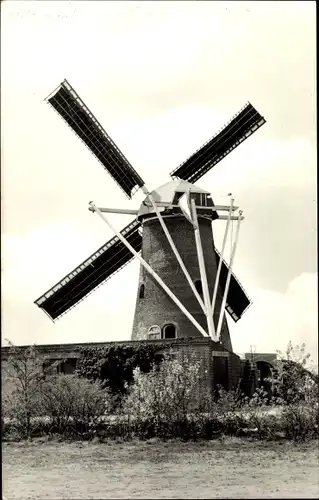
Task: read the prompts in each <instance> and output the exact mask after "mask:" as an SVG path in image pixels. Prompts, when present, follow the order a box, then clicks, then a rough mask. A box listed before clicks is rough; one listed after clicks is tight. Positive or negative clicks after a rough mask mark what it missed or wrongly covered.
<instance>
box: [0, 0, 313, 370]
mask: <svg viewBox="0 0 319 500" xmlns="http://www.w3.org/2000/svg"><path fill="white" fill-rule="evenodd" d="M315 8H316V5H315V2H308V1H300V2H289V1H285V2H277V1H276V2H268V1H266V2H254V1H250V2H240V1H238V2H237V1H236V2H227V1H223V2H218V1H215V2H201V1H192V2H190V1H189V2H185V1H178V2H175V1H170V2H161V1H157V2H147V1H143V2H134V1H130V2H125V1H123V2H112V1H108V2H95V1H90V2H86V1H81V2H66V1H63V2H62V1H46V2H38V1H34V2H29V1H26V0H24V1H17V0H11V1H10V0H7V1H5V2H2V16H1V80H2V81H1V105H2V112H1V131H2V134H1V154H2V157H1V160H2V162H1V163H2V169H1V176H2V177H1V181H2V196H1V201H2V211H1V212H2V219H1V221H2V344H6V340H5V339H10V340H11V341H12V342H13V343H15V344H17V345H20V344H30V343H36V344H51V343H67V342H94V341H99V342H101V341H111V340H126V339H129V338H130V335H131V328H132V322H133V315H134V308H135V299H136V289H137V281H138V273H139V263H138V262H137V261H133V262H132V263H131V264H129V265H128V266H127V267H126V268H124V269H123V270H122V271H121V272H120V273H118V274H116V275H115V276H114V277H113V278H112V280H111V281H109V282H107V283H106V284H105V285H103V286H102V287H100V288H99V289H98V290H97V291H96V292H94V293H93V294H92V295H90V296H89V297H88V298H87V299H86V300H85V301H84V302H82V303H81V304H79V305H78V306H77V307H76V308H75V309H73V310H71V311H70V312H69V313H68V314H67V315H65V316H63V317H62V318H61V319H60V320H59V321H57V322H56V323H53V322H52V321H51V320H50V319H49V318H48V317H47V316H46V315H45V314H44V313H43V312H42V311H41V310H40V309H39V308H38V307H37V306H36V305H35V304H34V303H33V302H34V300H36V299H37V298H38V297H39V296H40V295H42V293H44V292H45V291H47V290H48V288H50V287H51V286H52V285H54V284H55V283H56V282H57V281H59V280H60V279H61V278H63V277H64V275H65V274H67V273H68V272H69V271H71V270H72V269H74V268H75V267H76V266H77V265H78V264H79V263H81V262H82V261H83V260H84V259H85V258H86V257H87V256H88V255H90V254H91V253H93V252H94V251H95V250H96V249H97V248H99V247H100V246H101V245H102V244H103V243H105V242H106V241H107V240H108V239H110V238H111V237H112V236H113V234H112V233H111V231H110V230H109V229H108V227H107V226H106V225H105V224H103V222H102V221H101V219H100V218H99V217H97V216H96V215H93V214H92V213H91V212H89V211H88V202H89V201H90V200H94V201H95V202H96V203H97V205H98V206H108V207H120V208H132V209H137V208H138V207H139V205H140V203H141V201H142V200H143V195H142V193H141V192H138V193H137V194H136V195H135V196H134V197H133V199H132V200H128V199H127V198H126V197H125V196H124V195H123V193H122V191H121V190H120V189H119V188H118V186H117V185H116V184H115V182H114V181H113V180H112V178H111V177H110V176H109V175H108V174H107V173H106V172H105V171H104V170H103V168H102V167H101V165H100V164H99V163H98V161H97V160H96V159H95V158H94V157H93V156H92V154H91V153H90V152H89V151H88V149H87V148H86V147H85V146H84V145H83V143H81V141H80V140H79V139H78V137H76V136H75V134H74V133H73V132H72V131H71V130H70V129H69V128H68V127H67V126H66V124H65V123H64V122H63V121H62V119H61V118H60V117H59V116H58V115H57V113H55V112H54V111H53V110H52V108H50V106H49V105H48V104H47V103H46V102H45V97H46V96H47V95H48V94H50V93H51V92H52V91H53V90H54V89H55V88H56V87H57V86H58V85H59V83H60V82H62V81H63V79H64V78H67V79H68V81H69V82H70V83H71V85H72V86H73V87H74V88H75V90H76V91H77V92H78V94H79V95H80V96H81V98H82V99H83V100H84V102H85V103H86V104H87V105H88V107H89V108H90V109H91V111H92V112H93V113H94V114H95V116H96V117H97V118H98V120H99V121H100V122H101V123H102V125H103V126H104V128H105V129H106V131H107V132H108V133H109V135H110V136H111V137H112V139H113V140H114V141H115V142H116V144H117V145H118V147H119V148H120V149H121V150H122V151H123V153H124V154H125V156H126V157H127V158H128V159H129V161H130V162H131V163H132V165H133V166H134V168H135V169H136V170H137V171H138V173H139V174H140V175H141V177H142V178H143V179H144V180H145V182H146V185H147V187H148V188H149V189H155V188H156V187H158V186H159V185H161V184H164V183H165V182H168V181H169V179H170V177H169V173H170V172H171V171H172V170H173V169H174V168H176V167H177V166H178V165H179V164H180V163H182V162H183V161H184V160H185V159H186V158H187V157H188V156H189V155H191V154H192V153H193V152H194V151H195V150H196V149H198V148H199V147H200V146H201V145H202V144H203V143H204V142H206V141H207V140H208V139H209V138H210V137H211V136H212V135H213V134H214V133H216V132H217V131H218V130H219V129H220V128H221V127H222V126H223V125H224V123H225V122H227V121H229V120H230V119H231V118H232V116H233V115H234V114H235V113H236V112H237V111H239V109H241V108H242V107H243V106H244V104H245V103H246V102H247V101H250V102H251V103H252V104H253V105H254V106H255V107H256V109H257V110H258V111H259V112H260V114H261V115H263V116H264V117H265V118H266V120H267V123H266V124H265V125H264V126H263V127H262V128H261V129H260V130H258V131H257V132H256V133H255V134H254V135H253V136H252V137H250V138H249V139H248V140H247V141H245V142H244V143H243V144H242V145H241V146H240V147H239V148H237V149H236V150H235V151H233V152H232V153H231V154H230V155H229V156H227V157H226V158H225V159H224V160H222V161H221V162H220V163H219V164H218V165H217V166H215V167H214V168H213V169H212V170H211V171H210V172H209V173H208V174H206V175H205V176H204V177H203V178H202V179H200V181H198V185H199V186H200V187H203V188H204V189H207V190H209V191H210V192H211V193H212V196H213V199H214V202H215V203H225V200H227V198H226V197H225V195H227V193H229V192H231V193H232V194H233V196H234V198H235V202H236V204H237V205H239V206H240V208H241V209H242V210H243V215H244V217H245V221H244V222H243V224H242V228H241V230H240V236H239V242H238V247H237V252H236V258H235V262H234V272H235V274H236V275H237V277H238V278H239V280H240V282H241V283H242V284H243V286H244V288H245V290H246V291H247V293H248V295H249V296H250V297H251V299H252V301H253V304H252V305H251V307H250V308H249V309H248V311H247V313H246V314H245V315H244V316H243V318H242V319H241V320H240V321H239V322H238V323H234V322H233V321H232V320H231V319H229V327H230V331H231V336H232V342H233V347H234V350H235V352H237V353H239V354H242V353H244V352H249V350H250V346H251V345H253V346H255V349H256V351H259V352H275V351H276V349H281V350H284V349H285V346H286V345H287V343H288V341H289V340H291V341H292V342H293V343H294V344H301V343H302V342H306V344H307V348H308V351H309V352H310V353H311V355H312V358H313V359H314V362H315V363H316V362H317V359H318V354H317V349H318V348H317V344H318V327H317V309H318V307H317V303H318V302H317V246H316V242H317V235H316V232H317V224H316V213H317V196H316V194H317V189H316V187H317V178H316V173H317V171H316V113H315V110H316V93H315V88H316V86H315V79H316V64H315V50H316V49H315V35H316V33H315V29H316V28H315V24H316V18H315V14H316V13H315ZM131 218H132V217H131V216H123V215H117V214H114V215H111V216H110V220H111V221H112V223H113V224H114V225H115V226H116V228H117V229H121V228H122V227H124V226H125V225H126V224H127V223H128V222H129V221H130V220H131ZM213 228H214V235H215V243H216V246H217V248H219V249H220V246H221V241H222V236H223V231H224V226H223V223H222V222H221V221H216V222H214V226H213ZM225 258H226V259H227V254H226V255H225Z"/></svg>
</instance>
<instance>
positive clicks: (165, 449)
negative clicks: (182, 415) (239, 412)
mask: <svg viewBox="0 0 319 500" xmlns="http://www.w3.org/2000/svg"><path fill="white" fill-rule="evenodd" d="M2 462H3V469H2V470H3V494H4V495H5V497H6V499H7V500H14V499H19V500H24V499H30V500H31V499H32V500H38V499H39V500H40V499H41V500H47V499H55V500H57V499H62V498H63V499H71V498H73V499H75V498H76V499H88V498H90V499H104V498H318V496H319V473H318V442H317V441H313V442H310V443H305V444H298V445H294V444H293V443H291V442H252V441H248V440H241V439H236V438H233V439H230V438H225V439H223V440H215V441H205V442H199V443H193V442H192V443H183V442H180V441H170V442H166V443H163V442H158V441H157V440H150V441H148V442H130V443H120V442H119V443H115V442H110V443H103V444H101V443H94V442H93V443H92V442H91V443H88V442H83V443H82V442H73V443H61V442H53V441H50V442H44V439H42V440H41V439H40V440H35V441H33V442H21V443H3V444H2Z"/></svg>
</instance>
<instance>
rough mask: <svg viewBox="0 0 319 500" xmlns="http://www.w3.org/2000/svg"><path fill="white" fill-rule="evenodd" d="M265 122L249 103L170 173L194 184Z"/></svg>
mask: <svg viewBox="0 0 319 500" xmlns="http://www.w3.org/2000/svg"><path fill="white" fill-rule="evenodd" d="M265 122H266V120H265V118H264V117H263V116H261V115H260V114H259V113H258V111H257V110H256V109H255V108H254V107H253V106H252V104H250V103H249V102H248V103H247V104H246V105H245V106H244V107H243V108H242V109H241V110H240V111H239V112H238V113H237V114H236V115H235V116H234V117H233V118H232V119H231V120H230V121H229V122H228V123H226V124H225V125H224V126H223V128H222V129H221V130H220V131H219V132H217V134H215V135H214V136H213V137H212V138H211V139H209V140H208V141H207V142H206V143H204V144H203V145H202V146H201V147H200V148H199V149H198V150H197V151H195V153H193V154H192V155H191V156H190V157H189V158H188V159H187V160H185V161H184V162H183V163H182V164H181V165H180V166H179V167H177V168H176V169H175V170H173V171H172V172H171V173H170V176H171V177H172V178H175V177H179V178H180V179H184V180H186V181H188V182H192V183H194V182H196V181H198V180H199V179H200V178H201V177H202V176H203V175H205V174H206V173H207V172H208V171H209V170H210V169H211V168H212V167H214V166H215V165H216V164H217V163H219V162H220V161H221V160H222V159H223V158H225V156H227V155H228V154H229V153H230V152H231V151H233V150H234V149H235V148H236V147H237V146H239V144H241V143H242V142H244V141H245V140H246V139H247V138H248V137H249V136H250V135H252V134H253V133H254V132H256V130H258V129H259V128H260V127H261V126H262V125H263V124H264V123H265Z"/></svg>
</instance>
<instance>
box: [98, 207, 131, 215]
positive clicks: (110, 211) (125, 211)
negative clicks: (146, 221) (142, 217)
mask: <svg viewBox="0 0 319 500" xmlns="http://www.w3.org/2000/svg"><path fill="white" fill-rule="evenodd" d="M89 210H90V212H93V209H92V207H89ZM99 210H100V212H105V213H108V214H129V215H137V214H138V210H128V209H125V208H102V207H99Z"/></svg>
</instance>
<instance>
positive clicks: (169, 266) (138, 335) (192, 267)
mask: <svg viewBox="0 0 319 500" xmlns="http://www.w3.org/2000/svg"><path fill="white" fill-rule="evenodd" d="M164 218H165V222H166V225H167V228H168V230H169V232H170V234H171V237H172V239H173V241H174V243H175V245H176V247H177V249H178V251H179V253H180V255H181V258H182V260H183V262H184V264H185V266H186V268H187V270H188V272H189V274H190V276H191V278H192V280H193V281H194V282H195V281H196V280H200V272H199V266H198V258H197V251H196V244H195V237H194V230H193V227H192V226H191V224H190V223H189V222H188V221H187V220H186V218H185V217H184V216H178V215H175V216H173V217H164ZM198 222H199V228H200V235H201V241H202V247H203V254H204V261H205V268H206V273H207V278H208V283H209V292H210V296H211V297H212V295H213V287H214V282H215V276H216V272H217V263H216V258H215V253H214V240H213V233H212V228H211V220H209V219H207V218H203V217H199V221H198ZM142 256H143V258H144V259H145V260H146V262H148V263H149V264H150V266H151V267H152V269H154V271H155V272H156V273H157V274H158V275H159V276H160V277H161V278H162V279H163V281H164V283H165V284H166V285H167V286H168V287H169V288H170V289H171V290H172V292H173V293H174V294H175V295H176V297H177V298H178V299H179V300H180V301H181V302H182V304H183V305H184V306H185V307H186V308H187V310H188V311H189V312H190V313H191V314H192V315H193V316H194V318H195V319H196V320H197V321H198V323H199V324H200V325H201V326H202V327H203V328H204V329H205V330H206V331H207V321H206V316H205V314H204V313H203V311H202V309H201V307H200V305H199V303H198V301H197V299H196V297H195V296H194V294H193V291H192V290H191V288H190V286H189V283H188V282H187V280H186V278H185V276H184V273H183V271H182V269H181V268H180V265H179V263H178V262H177V259H176V257H175V255H174V253H173V251H172V249H171V247H170V244H169V242H168V241H167V238H166V236H165V234H164V232H163V229H162V227H161V225H160V223H159V221H158V219H157V218H153V219H147V220H145V221H144V223H143V244H142ZM141 285H144V298H140V297H139V290H140V286H141ZM221 302H222V293H221V290H218V294H217V300H216V306H215V313H214V320H215V321H214V322H215V324H216V325H217V322H218V317H219V312H220V308H221ZM166 324H174V325H175V326H176V331H177V337H178V338H181V337H200V336H201V333H200V332H199V331H198V330H197V329H196V327H195V326H194V325H193V324H192V323H191V322H190V321H189V319H188V318H187V317H186V316H185V315H184V313H182V311H181V310H180V309H179V308H178V306H177V305H176V304H175V303H174V302H173V301H172V299H171V298H170V297H168V295H167V294H166V293H165V292H164V290H163V289H162V288H161V287H160V285H158V283H157V282H156V281H155V280H154V278H153V277H152V276H151V275H150V274H149V273H148V272H147V271H146V270H145V269H144V267H143V266H141V269H140V277H139V285H138V291H137V299H136V309H135V316H134V323H133V331H132V340H146V339H147V338H148V331H149V328H150V327H152V326H154V325H157V326H159V327H160V329H161V330H162V329H163V327H164V326H165V325H166ZM221 342H222V344H223V345H224V347H226V349H228V350H229V351H232V344H231V339H230V335H229V330H228V325H227V320H226V317H225V318H224V322H223V326H222V330H221Z"/></svg>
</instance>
